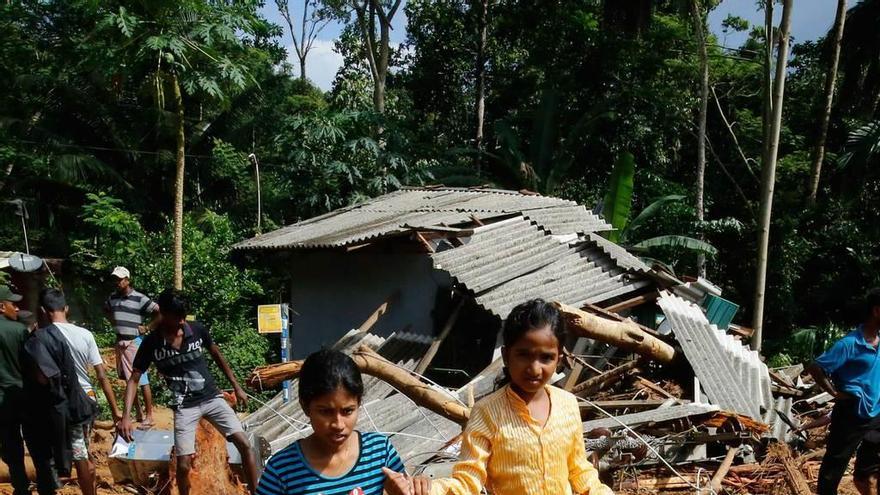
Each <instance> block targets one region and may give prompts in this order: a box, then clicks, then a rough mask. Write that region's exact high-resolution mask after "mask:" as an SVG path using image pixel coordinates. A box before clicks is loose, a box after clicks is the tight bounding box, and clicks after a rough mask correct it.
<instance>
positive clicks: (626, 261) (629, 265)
mask: <svg viewBox="0 0 880 495" xmlns="http://www.w3.org/2000/svg"><path fill="white" fill-rule="evenodd" d="M587 237H588V238H589V239H590V241H592V242H593V243H595V244H596V245H597V246H598V247H599V248H601V249H602V251H605V253H606V254H607V255H608V256H610V257H611V259H613V260H614V261H615V262H617V265H618V266H620V267H622V268H625V269H627V270H631V271H635V272H647V271H649V270H650V269H651V267H650V266H648V265H647V264H645V262H644V261H642V260H641V259H639V258H638V257H637V256H633V255H632V254H631V253H630V252H629V251H627V250H626V249H625V248H624V247H623V246H621V245H619V244H615V243H613V242H611V241H609V240H608V239H605V238H604V237H602V236H600V235H597V234H588V235H587Z"/></svg>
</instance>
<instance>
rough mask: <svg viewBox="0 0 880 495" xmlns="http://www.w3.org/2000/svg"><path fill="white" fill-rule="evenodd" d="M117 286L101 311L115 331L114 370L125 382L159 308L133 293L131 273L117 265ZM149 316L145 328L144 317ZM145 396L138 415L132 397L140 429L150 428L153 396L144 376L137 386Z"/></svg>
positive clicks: (157, 314) (139, 294)
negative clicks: (143, 338) (142, 412)
mask: <svg viewBox="0 0 880 495" xmlns="http://www.w3.org/2000/svg"><path fill="white" fill-rule="evenodd" d="M111 275H112V277H113V281H114V282H115V284H116V291H115V292H113V294H111V295H110V297H109V298H107V302H106V303H104V312H105V313H106V314H107V317H108V318H109V319H110V323H111V324H112V325H113V329H114V330H115V331H116V346H115V349H116V371H117V373H118V374H119V379H120V380H125V381H128V378H129V377H130V376H131V370H132V365H133V363H134V357H135V355H136V354H137V350H138V347H140V344H141V341H142V339H141V335H142V334H144V333H147V332H148V331H150V330H152V329H153V328H154V327H155V326H156V324H157V323H159V305H157V304H156V303H155V302H153V301H152V300H151V299H150V298H149V297H147V296H145V295H144V294H141V293H140V292H138V291H136V290H134V288H133V287H132V286H131V272H129V271H128V269H127V268H125V267H123V266H117V267H116V268H114V269H113V272H112V273H111ZM148 316H150V317H152V320H151V321H150V323H149V324H148V325H147V326H144V318H145V317H148ZM138 385H140V389H141V394H142V395H143V396H144V415H143V416H141V409H140V404H138V401H137V395H135V404H134V410H135V412H136V414H137V418H138V421H140V423H141V427H142V428H149V427H151V426H152V425H153V393H152V391H151V390H150V380H149V378H148V377H147V374H146V373H144V374H142V375H141V379H140V381H139V383H138Z"/></svg>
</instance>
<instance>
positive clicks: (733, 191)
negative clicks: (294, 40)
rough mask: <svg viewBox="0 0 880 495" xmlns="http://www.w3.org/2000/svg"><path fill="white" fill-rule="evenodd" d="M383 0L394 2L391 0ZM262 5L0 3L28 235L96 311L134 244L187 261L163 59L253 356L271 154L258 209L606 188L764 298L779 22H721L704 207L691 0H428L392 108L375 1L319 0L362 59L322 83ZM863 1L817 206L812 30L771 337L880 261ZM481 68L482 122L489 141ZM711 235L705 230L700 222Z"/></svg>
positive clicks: (220, 286)
mask: <svg viewBox="0 0 880 495" xmlns="http://www.w3.org/2000/svg"><path fill="white" fill-rule="evenodd" d="M374 1H376V2H377V3H378V4H381V5H382V9H380V10H387V9H388V8H390V7H391V4H392V3H393V2H388V1H384V0H374ZM706 3H709V4H710V5H708V7H712V6H713V5H712V4H714V3H717V2H703V4H704V5H705V4H706ZM483 4H485V5H486V6H487V11H486V12H487V15H486V17H485V26H486V35H487V36H486V43H485V45H484V46H483V54H484V55H483V56H484V59H485V64H484V65H482V66H479V67H478V64H477V57H478V52H479V51H480V50H479V47H480V46H481V45H480V29H479V26H480V25H481V18H480V11H481V9H480V6H481V5H483ZM261 5H262V2H258V1H256V0H245V1H239V2H213V1H210V0H187V1H185V2H169V1H160V0H156V1H152V0H151V1H146V2H143V1H136V2H135V1H130V0H114V1H112V2H94V1H89V0H66V1H40V2H36V1H22V2H6V3H4V4H3V5H0V26H2V29H0V86H2V87H3V88H4V91H3V92H2V93H0V191H2V195H3V196H4V198H6V199H13V198H17V199H22V200H24V202H25V205H26V207H27V210H28V213H29V218H28V219H27V225H28V227H29V236H30V242H31V246H32V250H33V251H35V252H37V253H39V254H41V255H45V256H51V257H59V258H65V259H68V260H70V261H71V264H69V265H68V266H71V267H72V268H71V269H70V270H71V273H73V274H75V275H76V277H73V278H74V279H76V280H79V281H78V282H68V283H69V284H70V283H78V284H80V285H78V286H77V291H78V293H79V294H80V296H81V297H80V298H81V301H82V304H81V305H82V306H84V307H83V309H82V311H84V314H85V315H86V316H85V317H86V318H88V319H90V320H91V321H92V323H93V326H94V327H99V326H100V323H99V322H100V316H98V315H97V314H95V313H94V311H91V310H89V309H88V308H87V306H89V302H94V301H95V300H96V297H97V296H95V293H100V292H102V291H104V290H105V289H106V288H105V287H100V288H98V286H96V285H95V284H97V283H98V280H99V279H100V276H101V274H103V273H104V272H106V270H107V268H108V267H111V266H112V265H113V264H114V263H124V264H127V265H129V267H130V268H132V269H133V271H134V273H135V274H136V276H137V277H138V278H137V282H136V283H137V285H138V286H139V287H141V288H142V289H143V290H146V291H158V290H160V289H161V288H163V287H164V286H166V285H169V283H170V269H171V268H170V254H169V249H170V245H171V241H170V237H169V236H170V229H169V223H170V222H169V218H170V216H171V212H172V205H173V185H174V170H175V169H174V165H175V162H174V155H175V132H176V125H175V123H176V118H175V113H174V112H175V111H176V110H177V108H175V107H174V105H173V104H172V103H169V101H167V100H169V98H170V97H169V94H168V85H167V78H168V77H179V78H180V81H181V85H182V88H183V94H182V102H183V105H182V107H183V108H184V114H185V119H184V120H185V126H184V132H185V134H186V143H187V144H186V150H185V151H186V163H187V168H186V181H185V184H186V190H185V198H184V199H185V210H186V211H188V212H190V213H189V214H188V216H187V220H186V224H185V240H184V244H185V254H186V258H185V267H184V272H185V286H186V287H187V289H188V290H189V291H190V292H191V293H192V294H193V296H194V302H195V303H196V312H197V314H198V315H199V316H200V317H201V318H204V319H205V320H208V321H209V322H210V323H212V324H213V326H214V328H215V332H217V334H218V341H221V342H222V343H223V344H224V345H225V346H226V348H227V349H229V350H228V351H227V352H228V353H229V354H230V359H231V360H233V361H234V362H235V366H236V369H237V371H239V372H242V371H243V370H245V369H246V368H247V367H249V366H252V365H254V364H259V363H260V362H262V360H263V359H264V358H265V357H266V354H267V352H268V348H269V346H268V344H267V343H266V341H264V340H262V339H260V338H256V337H255V336H254V333H253V329H252V327H253V323H254V322H253V314H252V313H253V311H252V308H253V304H254V303H256V302H257V301H261V300H266V299H272V298H275V297H276V295H275V294H274V293H270V294H266V292H267V291H269V292H272V291H275V290H277V288H276V287H273V286H271V284H266V283H265V281H266V280H269V278H268V277H266V276H265V275H264V274H258V273H256V272H251V271H247V270H243V269H241V268H240V267H235V266H233V265H231V264H230V262H229V257H228V253H227V249H228V247H229V246H230V245H231V244H232V243H234V242H235V241H237V240H240V239H242V238H245V237H247V236H250V235H252V234H253V233H254V231H255V228H256V216H255V215H256V210H257V203H256V201H257V200H256V183H255V180H254V161H253V159H250V158H249V157H248V156H249V155H251V154H253V156H254V157H255V158H256V160H257V161H258V162H259V166H260V172H261V180H260V185H261V200H262V201H261V208H262V217H261V218H260V221H261V223H262V229H263V230H264V231H265V230H268V229H271V228H273V227H275V226H279V225H284V224H289V223H291V222H294V221H297V220H299V219H302V218H307V217H310V216H313V215H316V214H320V213H323V212H326V211H328V210H330V209H333V208H337V207H339V206H343V205H346V204H350V203H353V202H357V201H360V200H362V199H364V198H366V197H370V196H375V195H377V194H381V193H383V192H386V191H389V190H393V189H395V188H397V187H399V186H400V185H404V184H419V183H426V182H431V183H444V184H447V185H477V184H492V185H496V186H499V187H504V188H513V189H520V188H528V189H532V190H536V191H539V192H541V193H544V194H555V195H560V196H563V197H566V198H570V199H574V200H577V201H579V202H582V203H584V204H587V205H588V206H590V207H595V208H596V209H597V211H600V210H602V209H603V208H609V207H611V206H610V205H612V204H614V205H617V206H615V207H614V208H615V209H614V211H612V212H610V213H612V214H614V215H617V216H619V217H620V218H619V219H618V223H619V224H620V225H630V230H629V231H628V232H626V231H621V232H620V234H621V235H622V238H621V240H622V242H625V243H627V244H628V245H631V246H637V247H638V245H639V244H640V243H641V244H642V246H641V248H642V249H643V250H644V252H643V253H642V254H644V255H645V256H649V257H651V258H655V259H658V260H662V261H663V262H665V263H666V264H667V265H669V266H670V267H672V268H673V269H674V270H675V271H676V272H677V273H679V274H693V273H695V268H696V254H695V251H700V252H704V253H707V252H708V253H710V254H712V255H711V256H710V257H709V263H708V277H709V278H710V279H711V280H712V281H714V282H715V283H717V284H719V285H720V286H721V287H722V288H723V289H724V291H725V296H726V297H727V298H729V299H732V300H734V301H737V302H739V303H740V304H742V305H743V306H744V307H743V311H742V312H741V314H740V316H739V317H740V318H742V321H744V322H748V319H747V318H748V316H749V312H750V309H749V307H748V305H749V304H750V303H751V293H752V291H753V272H754V263H755V261H754V260H755V250H756V247H755V245H756V238H757V235H756V232H755V230H756V210H757V207H758V202H759V198H758V186H759V184H758V176H759V175H760V166H761V160H760V156H761V148H762V139H763V138H762V135H763V134H762V120H761V115H762V111H763V107H762V100H761V96H760V93H761V84H762V80H763V78H764V73H763V66H762V63H761V53H760V52H761V50H762V47H763V46H764V32H763V31H764V30H763V27H761V26H750V25H749V24H748V23H747V22H745V21H744V20H742V19H738V18H729V19H728V20H726V21H725V23H724V29H725V32H729V31H730V30H738V31H748V32H749V33H750V34H749V38H748V40H747V41H746V42H745V43H744V44H743V46H741V47H732V48H730V47H722V46H720V44H723V43H725V39H718V38H716V37H714V36H710V37H709V39H708V54H709V74H710V86H711V89H712V91H711V93H710V100H709V106H708V108H709V112H708V134H707V146H708V166H707V171H706V192H705V208H706V218H707V220H705V221H703V222H698V221H697V220H696V218H697V217H696V214H695V208H694V201H695V200H694V194H695V193H694V190H695V185H694V178H695V172H694V170H695V166H696V141H697V125H696V112H697V108H698V103H699V94H700V91H699V59H698V50H697V45H696V41H695V40H696V39H697V36H696V33H695V32H694V25H695V24H694V23H693V22H692V19H691V18H690V15H691V14H690V12H691V10H690V8H689V7H688V5H689V4H688V3H687V2H680V1H671V0H670V1H662V2H614V1H611V0H604V1H603V0H591V1H586V2H585V1H572V0H554V1H551V2H540V4H535V3H530V2H520V1H516V0H482V2H481V1H476V0H473V1H471V2H465V1H463V0H444V1H432V0H409V1H408V2H406V3H405V4H404V7H403V8H404V9H405V13H406V17H407V20H408V21H407V22H408V26H407V33H408V35H407V41H406V43H405V44H404V45H403V46H392V47H391V50H390V55H389V57H390V64H391V66H392V70H390V71H389V73H388V74H387V81H386V82H385V84H386V86H387V87H386V88H385V89H386V94H385V98H384V103H383V106H382V108H379V109H377V108H376V107H375V106H374V100H373V97H372V91H373V90H374V85H373V82H372V81H371V68H370V65H369V64H368V63H367V60H366V59H365V57H366V54H367V50H366V49H365V47H364V46H363V36H362V32H361V31H359V29H358V27H357V26H356V25H355V19H356V18H357V16H355V15H352V14H353V13H352V12H346V10H345V9H346V8H348V7H347V6H349V7H350V5H357V2H340V1H328V2H318V3H317V4H314V5H316V6H318V7H321V6H322V5H323V6H325V7H327V8H328V10H327V13H328V15H329V14H332V15H333V16H334V17H335V18H337V19H340V20H341V21H340V22H344V23H347V27H346V28H345V29H344V30H343V34H342V36H341V37H340V38H339V39H338V40H337V42H336V46H337V50H338V51H339V53H340V54H342V56H343V58H344V65H343V67H342V68H341V69H340V71H339V73H338V74H337V77H336V80H335V82H334V85H333V88H332V89H331V90H330V91H328V92H326V93H325V92H323V91H321V90H319V89H317V88H316V87H314V86H313V85H312V84H311V83H309V82H308V81H307V80H301V79H300V78H299V77H297V76H296V75H295V74H294V70H293V68H292V67H290V65H289V64H288V63H287V62H286V60H287V53H286V51H285V50H284V48H283V47H281V46H280V34H281V33H282V28H281V26H276V25H273V24H272V23H271V22H269V21H267V20H266V19H265V18H264V17H262V16H261V13H260V12H261V10H260V9H261ZM290 5H291V8H294V7H296V5H294V3H291V4H290ZM296 8H298V7H296ZM800 8H808V7H807V6H806V5H802V4H800V3H798V4H796V5H795V9H800ZM373 10H374V9H369V11H371V12H372V11H373ZM704 14H705V12H704ZM850 18H851V20H852V22H849V21H848V23H847V27H846V31H845V35H844V42H843V47H844V48H843V52H842V58H841V66H840V83H839V84H838V88H840V89H839V91H838V95H839V97H838V98H837V100H835V106H834V111H833V113H832V119H831V126H830V131H829V138H828V159H827V160H826V165H825V168H824V170H823V175H822V178H821V182H820V191H819V196H818V201H817V203H816V204H815V205H814V206H809V203H808V201H807V199H806V198H807V182H808V179H809V175H810V156H811V153H812V148H811V147H812V144H813V142H814V141H815V137H816V135H817V133H818V132H819V131H818V125H817V122H818V120H819V119H818V118H817V115H818V112H819V111H820V107H821V104H820V100H821V94H822V91H823V80H824V74H825V71H826V67H827V66H828V60H827V58H828V57H827V53H828V51H829V50H828V46H827V43H826V42H825V41H824V40H817V41H815V42H803V43H799V44H797V43H796V44H795V45H794V48H793V56H792V60H791V63H790V68H789V80H788V83H787V87H786V98H785V107H784V112H783V129H782V141H781V148H780V162H779V168H778V179H777V184H776V203H775V205H774V213H775V215H774V217H773V225H772V233H771V252H770V268H769V277H768V278H769V289H768V301H767V310H766V312H765V316H766V325H765V327H766V329H767V330H766V331H765V335H766V337H767V338H768V339H769V340H774V339H775V340H776V341H777V342H783V341H784V339H785V338H786V337H787V336H789V335H791V334H793V335H794V337H792V339H793V340H792V342H797V341H798V339H801V340H800V341H802V340H803V339H804V338H805V337H803V335H806V334H804V333H803V332H802V331H800V330H799V329H802V328H813V327H815V328H831V327H829V326H828V325H829V324H830V323H834V324H836V325H838V327H839V326H845V325H847V324H849V323H851V321H852V320H853V319H854V318H856V317H857V316H858V315H857V314H855V313H854V312H853V310H852V306H851V305H852V303H853V301H854V300H855V299H856V298H857V297H859V295H860V294H861V293H863V292H864V291H865V290H866V288H868V287H871V286H873V285H877V284H880V255H878V252H877V249H876V246H877V244H878V242H880V206H878V205H880V203H878V202H877V201H876V200H875V196H874V193H876V192H878V191H880V174H878V172H877V170H878V169H877V165H878V164H880V163H878V161H880V123H878V118H880V114H878V111H880V72H878V65H877V64H876V60H877V59H878V54H880V43H878V38H877V36H876V29H875V27H876V25H877V23H878V21H880V1H878V0H863V1H862V2H859V3H857V4H856V5H855V6H854V7H852V9H851V14H850ZM377 25H378V24H377ZM377 29H378V28H377ZM725 38H726V37H725ZM795 41H796V42H797V41H798V40H795ZM480 75H482V76H484V77H485V82H486V84H485V116H484V122H483V130H484V136H485V137H484V138H483V140H482V143H483V145H482V146H481V147H477V146H476V143H477V141H476V135H477V129H476V126H477V122H478V118H477V110H476V109H477V104H476V101H477V98H478V96H479V95H478V90H477V80H478V78H479V77H480ZM624 158H625V159H626V160H627V163H632V172H631V174H630V176H629V182H628V183H629V184H631V186H632V194H631V195H629V196H627V201H626V203H627V204H626V207H625V208H623V203H621V202H620V201H617V202H616V203H611V202H609V201H607V200H606V199H607V197H608V194H609V191H610V190H611V189H612V187H611V186H612V185H613V184H619V181H616V180H613V177H612V169H613V167H614V164H615V163H618V162H619V161H620V160H621V159H624ZM114 198H116V199H114ZM2 208H3V209H2V211H3V213H4V215H3V218H4V221H3V222H0V248H2V249H4V250H15V249H19V250H20V249H22V248H23V243H22V238H21V224H20V219H19V217H17V216H16V215H15V207H14V206H13V205H4V206H2ZM643 212H648V213H649V214H648V215H646V216H642V217H641V218H639V214H640V213H643ZM701 237H702V238H704V239H705V241H707V242H708V245H707V246H708V247H707V246H704V245H702V244H694V243H692V242H691V241H690V240H687V239H690V238H701ZM654 239H660V241H654V242H651V243H646V241H647V240H654ZM691 240H693V239H691ZM666 241H673V242H666ZM710 248H712V249H710ZM713 253H714V254H713ZM66 279H67V280H70V279H71V277H66ZM261 283H262V284H261ZM261 294H264V295H262V296H261ZM834 328H837V327H834ZM820 340H821V339H820ZM811 345H812V344H811ZM777 349H779V347H778V346H777ZM810 350H812V347H811V348H810ZM794 354H798V353H794ZM798 357H800V355H799V354H798Z"/></svg>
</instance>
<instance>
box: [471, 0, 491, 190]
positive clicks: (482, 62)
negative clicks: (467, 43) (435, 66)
mask: <svg viewBox="0 0 880 495" xmlns="http://www.w3.org/2000/svg"><path fill="white" fill-rule="evenodd" d="M474 1H477V0H474ZM479 2H480V3H479V9H480V11H479V18H478V19H479V20H478V26H479V32H480V34H479V42H478V45H477V67H476V69H477V73H476V80H477V81H476V82H477V87H476V93H477V104H476V115H477V135H476V137H475V139H474V145H475V147H476V149H477V156H476V158H475V159H474V165H475V166H476V168H477V176H479V175H480V173H481V172H482V165H483V118H484V116H485V113H486V42H487V39H488V33H487V30H488V27H487V25H488V16H489V0H479Z"/></svg>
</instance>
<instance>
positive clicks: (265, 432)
mask: <svg viewBox="0 0 880 495" xmlns="http://www.w3.org/2000/svg"><path fill="white" fill-rule="evenodd" d="M431 342H432V339H431V338H430V337H428V336H425V335H416V334H411V333H406V332H398V333H394V334H392V335H391V336H389V337H388V338H387V339H384V338H382V337H379V336H377V335H374V334H370V333H360V332H358V331H357V330H352V331H350V332H349V333H347V334H346V335H344V336H343V337H342V338H341V339H340V340H339V341H338V342H337V343H336V344H334V346H333V348H334V349H338V350H340V351H342V352H345V353H351V352H353V351H354V350H356V349H357V348H358V347H360V346H361V345H366V346H368V347H370V348H371V349H374V350H375V351H376V352H378V353H379V355H381V356H382V357H384V358H385V359H387V360H389V361H391V362H393V363H396V364H397V365H398V366H400V367H402V368H405V369H409V370H412V369H415V367H416V365H417V364H418V363H419V361H420V360H421V358H422V357H423V356H424V355H425V352H426V351H427V349H428V347H429V346H430V344H431ZM363 381H364V397H363V401H362V403H363V404H369V403H381V402H383V401H384V400H385V399H386V397H388V396H389V395H390V394H393V393H394V392H395V391H394V388H393V387H391V385H388V384H387V383H386V382H384V381H382V380H380V379H378V378H375V377H372V376H369V375H363ZM297 385H298V381H297V380H291V384H290V401H288V402H287V403H286V404H285V403H284V402H283V396H282V394H281V393H279V394H277V395H276V396H275V397H273V398H272V399H271V400H269V401H268V402H267V403H266V404H265V405H263V407H261V408H260V409H258V410H257V411H255V412H254V413H253V414H251V415H250V416H248V417H247V418H245V419H244V420H243V424H244V426H245V429H246V430H247V431H248V432H249V433H254V434H256V435H260V436H262V437H264V438H266V439H267V440H269V442H270V446H271V447H272V452H277V451H278V450H280V449H282V448H284V447H285V446H287V445H290V444H291V443H292V442H294V441H296V440H298V439H299V438H302V437H304V436H307V435H308V434H309V433H310V432H311V428H310V427H309V426H308V418H306V416H305V414H304V413H303V411H302V408H301V407H300V405H299V394H298V390H297ZM408 408H409V409H412V407H411V406H408ZM431 414H433V413H431ZM361 420H364V418H361ZM365 430H367V431H373V429H372V428H365Z"/></svg>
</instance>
